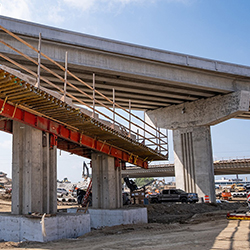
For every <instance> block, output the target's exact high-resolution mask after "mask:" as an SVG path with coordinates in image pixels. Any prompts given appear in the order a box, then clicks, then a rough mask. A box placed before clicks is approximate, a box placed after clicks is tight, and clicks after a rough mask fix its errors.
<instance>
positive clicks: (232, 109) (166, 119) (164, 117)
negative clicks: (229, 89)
mask: <svg viewBox="0 0 250 250" xmlns="http://www.w3.org/2000/svg"><path fill="white" fill-rule="evenodd" d="M249 102H250V92H249V91H237V92H234V93H231V94H227V95H223V96H215V97H211V98H207V99H201V100H197V101H194V102H190V103H183V104H180V105H175V106H174V105H172V106H169V107H166V108H159V109H156V110H149V111H147V116H148V117H149V118H150V119H151V121H152V122H153V123H154V124H157V126H158V127H161V128H168V129H180V128H187V127H194V126H210V125H215V124H218V123H220V122H223V121H225V120H228V119H230V118H234V117H237V116H238V115H240V114H242V113H244V112H247V111H249Z"/></svg>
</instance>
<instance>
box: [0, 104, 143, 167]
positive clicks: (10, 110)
mask: <svg viewBox="0 0 250 250" xmlns="http://www.w3.org/2000/svg"><path fill="white" fill-rule="evenodd" d="M0 107H2V113H1V115H2V116H4V117H7V118H9V119H13V120H16V121H19V122H21V123H24V124H27V125H29V126H32V127H34V128H36V129H39V130H42V131H45V132H48V133H50V134H53V135H55V136H57V137H59V138H62V139H64V140H67V141H71V142H73V143H76V144H79V145H82V146H85V147H87V148H89V149H93V150H95V151H99V152H102V153H104V154H108V155H110V156H112V157H115V158H118V159H119V160H121V161H125V162H131V163H133V164H135V165H137V166H139V167H142V168H148V163H147V161H145V160H143V159H139V158H138V159H137V156H135V155H132V156H131V154H129V153H128V152H125V151H123V150H121V149H118V148H115V147H114V146H111V145H108V144H104V142H102V141H99V140H96V139H93V138H91V137H89V136H86V135H84V134H82V133H79V132H76V131H74V130H71V129H69V128H67V127H65V126H64V125H61V124H60V123H58V122H55V121H52V120H50V119H48V118H45V117H41V116H38V115H35V114H32V113H30V112H28V111H26V110H22V109H20V108H18V107H16V106H14V105H12V104H9V103H7V102H4V100H2V99H0ZM3 124H4V123H3ZM5 124H6V123H5ZM1 125H2V123H0V129H1ZM2 126H5V127H4V128H5V129H3V130H4V131H5V130H7V131H8V132H10V129H7V128H6V127H7V125H2Z"/></svg>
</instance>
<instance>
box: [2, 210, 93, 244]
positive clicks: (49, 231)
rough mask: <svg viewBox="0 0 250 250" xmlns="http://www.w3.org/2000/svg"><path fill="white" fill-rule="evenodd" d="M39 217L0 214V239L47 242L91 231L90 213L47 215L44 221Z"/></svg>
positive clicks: (74, 236)
mask: <svg viewBox="0 0 250 250" xmlns="http://www.w3.org/2000/svg"><path fill="white" fill-rule="evenodd" d="M41 222H42V219H41V218H39V217H26V216H24V215H11V214H10V215H0V225H1V226H0V241H14V242H18V241H39V242H46V241H52V240H59V239H63V238H76V237H79V236H81V235H83V234H85V233H88V232H90V215H89V214H83V213H77V214H68V213H67V214H66V213H65V214H57V215H56V216H53V217H45V219H44V228H45V232H46V235H45V234H44V233H43V228H42V226H43V223H41Z"/></svg>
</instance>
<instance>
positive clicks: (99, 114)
mask: <svg viewBox="0 0 250 250" xmlns="http://www.w3.org/2000/svg"><path fill="white" fill-rule="evenodd" d="M0 28H1V29H2V30H3V31H4V32H6V33H7V34H9V35H10V36H11V37H13V38H15V39H16V40H17V41H19V42H20V43H22V44H23V45H25V46H27V47H28V48H30V49H31V50H33V51H35V52H36V53H37V58H38V60H35V59H33V58H31V57H30V56H28V55H27V54H25V53H23V52H22V51H20V50H18V49H16V48H14V47H13V46H11V45H10V44H8V43H6V42H5V41H3V40H2V39H0V42H1V43H2V44H4V45H5V46H7V47H8V48H10V49H11V50H13V51H15V52H16V53H18V54H19V55H21V56H22V57H24V58H25V59H27V60H29V61H30V62H32V63H33V64H35V65H36V66H37V72H34V71H32V70H30V69H28V68H26V67H25V66H23V65H21V64H19V63H18V62H16V61H14V60H13V59H11V58H9V57H8V56H6V55H4V54H2V53H0V56H1V57H2V58H4V59H5V60H7V61H9V62H10V63H11V64H13V65H15V66H16V67H17V68H19V69H21V70H23V71H25V72H27V73H29V74H30V75H32V76H33V77H35V78H36V79H37V82H36V87H37V88H40V86H41V85H43V87H45V86H47V85H48V86H49V87H50V88H53V89H56V90H57V91H59V92H60V93H61V94H62V95H63V98H64V101H65V98H66V97H69V98H71V99H72V100H73V101H75V102H76V103H77V105H80V106H81V107H82V106H83V107H85V108H87V109H89V110H91V111H92V117H93V118H94V119H100V122H101V121H102V120H101V119H104V120H106V121H108V122H109V124H110V127H112V128H113V129H115V130H118V131H119V132H120V133H122V134H123V135H125V136H127V137H128V138H130V139H132V140H134V141H136V142H138V143H141V144H143V145H145V146H147V147H149V148H151V149H153V150H154V151H155V152H157V153H160V154H162V155H168V140H167V130H166V134H164V133H163V132H162V129H159V128H156V127H154V126H153V125H151V124H149V123H147V122H146V121H145V112H144V118H141V117H139V116H136V115H135V114H133V112H132V108H131V101H130V100H128V102H129V109H128V110H127V109H125V108H123V107H122V106H121V105H119V104H118V103H116V101H115V89H113V100H111V99H109V98H108V97H107V96H105V95H104V94H102V93H101V92H100V91H98V90H97V89H96V88H95V77H96V75H95V73H93V86H90V85H89V84H87V83H86V82H85V81H83V80H82V79H80V78H79V77H77V76H76V75H75V74H73V73H72V72H71V71H70V70H69V69H68V53H67V51H66V52H65V66H62V65H61V64H59V63H58V62H56V61H54V60H53V59H51V58H50V57H49V56H47V55H46V54H44V53H43V52H42V51H41V47H42V46H41V44H42V35H41V33H39V40H38V49H36V48H35V47H33V46H32V45H31V44H29V43H28V42H26V41H24V40H23V39H22V38H20V37H19V36H17V35H15V34H14V33H12V32H11V31H9V30H7V29H5V28H4V27H2V26H1V25H0ZM42 57H43V58H45V59H47V60H48V61H49V62H51V63H53V64H54V65H55V66H56V67H57V68H58V69H60V70H61V73H63V74H64V77H62V76H61V75H59V74H58V73H56V72H55V71H53V70H51V69H49V68H48V67H46V66H45V65H44V64H42V63H41V58H42ZM41 69H42V70H44V71H46V72H47V73H49V74H51V75H53V76H54V77H56V78H58V79H59V80H60V81H61V83H62V87H59V86H58V85H56V84H54V83H52V82H51V81H49V80H48V79H47V78H46V77H44V76H43V75H42V74H41ZM69 76H70V77H72V78H73V79H74V80H76V81H77V82H79V83H80V84H81V85H82V86H84V87H85V88H88V89H89V90H91V91H92V93H93V94H92V95H89V94H88V93H86V92H85V91H83V89H80V88H78V87H76V86H75V85H74V84H72V83H71V82H70V81H69V80H68V77H69ZM68 88H71V89H74V90H75V91H77V92H78V93H80V94H81V95H83V96H85V97H86V98H88V99H89V100H91V102H92V106H91V105H89V104H87V103H86V102H84V101H82V100H80V99H79V98H77V97H76V96H74V95H72V94H71V93H69V92H68V91H67V89H68ZM97 96H98V98H97ZM100 98H101V100H102V101H101V100H100ZM103 101H105V102H106V103H108V105H107V104H105V103H104V102H103ZM97 106H98V107H102V108H103V110H104V111H101V110H98V108H97ZM117 110H121V111H123V112H125V114H127V117H126V116H124V115H122V114H121V113H119V112H117Z"/></svg>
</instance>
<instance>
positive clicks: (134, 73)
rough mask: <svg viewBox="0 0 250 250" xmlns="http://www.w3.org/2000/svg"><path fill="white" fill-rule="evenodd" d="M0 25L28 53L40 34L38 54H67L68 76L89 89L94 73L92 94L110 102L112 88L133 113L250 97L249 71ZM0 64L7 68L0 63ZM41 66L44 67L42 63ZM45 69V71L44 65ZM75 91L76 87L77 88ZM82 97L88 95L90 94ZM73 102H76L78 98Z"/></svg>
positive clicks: (6, 22) (12, 22)
mask: <svg viewBox="0 0 250 250" xmlns="http://www.w3.org/2000/svg"><path fill="white" fill-rule="evenodd" d="M0 24H1V25H3V26H4V27H6V28H7V29H10V30H11V31H13V32H15V33H16V34H19V35H21V36H22V37H23V38H24V39H25V40H26V41H28V42H29V43H31V44H32V45H33V46H34V47H37V44H38V34H39V32H41V33H42V52H44V53H45V54H47V55H49V56H50V57H51V58H52V59H54V60H56V61H57V62H62V63H63V62H64V59H65V51H68V59H69V62H68V63H69V67H70V69H71V71H73V72H75V73H76V74H77V76H79V77H80V78H81V79H84V80H85V81H86V82H87V83H89V84H91V85H92V73H93V72H95V73H96V88H97V89H102V93H103V94H105V95H107V96H108V97H111V98H112V89H113V88H115V90H116V97H117V98H116V99H117V102H118V103H119V104H122V105H126V106H128V99H131V101H132V107H133V108H138V109H156V108H159V107H167V106H169V105H171V104H180V103H182V102H187V101H188V102H190V101H195V100H198V99H200V98H209V97H212V96H215V95H219V94H227V93H230V92H233V91H237V90H246V91H250V85H249V82H250V67H246V66H241V65H235V64H230V63H225V62H218V61H214V60H210V59H204V58H198V57H194V56H189V55H184V54H179V53H174V52H169V51H164V50H159V49H154V48H148V47H143V46H138V45H134V44H128V43H123V42H119V41H113V40H109V39H104V38H100V37H94V36H89V35H85V34H80V33H76V32H71V31H66V30H61V29H57V28H53V27H48V26H44V25H39V24H35V23H30V22H25V21H22V20H16V19H11V18H8V17H3V16H1V17H0ZM0 33H1V38H2V39H3V40H4V41H5V42H7V43H10V44H12V45H13V46H14V47H16V48H17V49H21V50H22V51H23V52H24V53H27V54H28V55H29V56H31V57H33V58H37V55H36V53H34V52H33V51H31V50H30V49H28V48H26V47H25V46H23V45H21V44H20V43H19V42H17V41H16V40H15V39H13V38H10V36H9V35H6V34H5V33H4V32H3V31H1V30H0ZM0 52H2V53H3V54H5V55H8V56H10V57H12V58H14V59H15V60H20V57H19V58H18V56H17V55H16V53H14V52H13V51H12V50H10V49H9V48H8V47H6V46H4V45H2V44H0ZM24 61H25V60H24ZM22 62H23V61H22ZM0 63H3V64H6V65H9V64H8V62H7V61H6V60H3V59H1V58H0ZM23 63H24V64H26V62H23ZM27 63H28V62H27ZM42 63H44V64H46V63H47V62H46V61H44V60H42ZM27 65H28V64H27ZM47 66H49V67H50V65H49V64H48V63H47ZM29 68H32V69H33V70H34V71H35V72H36V65H34V66H31V65H30V63H29ZM242 76H243V77H242ZM49 80H51V81H53V82H54V83H56V84H59V80H58V79H56V78H55V77H50V78H49ZM72 83H73V84H75V83H76V82H75V81H72ZM60 84H61V83H60ZM78 87H81V85H79V84H78ZM69 91H71V90H70V89H69ZM87 92H88V93H90V92H91V90H89V91H87ZM71 93H72V92H71ZM78 98H82V96H81V94H79V95H78ZM85 99H86V98H85ZM84 101H86V100H84ZM90 103H91V100H89V104H90Z"/></svg>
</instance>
